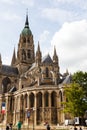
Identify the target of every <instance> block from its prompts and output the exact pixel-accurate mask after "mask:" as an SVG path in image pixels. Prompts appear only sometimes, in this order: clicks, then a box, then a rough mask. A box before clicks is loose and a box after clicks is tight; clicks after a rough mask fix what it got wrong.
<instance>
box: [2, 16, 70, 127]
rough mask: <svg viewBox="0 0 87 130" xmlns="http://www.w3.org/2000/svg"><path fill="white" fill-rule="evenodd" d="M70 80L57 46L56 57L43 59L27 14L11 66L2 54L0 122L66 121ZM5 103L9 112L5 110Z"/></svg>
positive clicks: (24, 123)
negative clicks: (65, 88)
mask: <svg viewBox="0 0 87 130" xmlns="http://www.w3.org/2000/svg"><path fill="white" fill-rule="evenodd" d="M68 82H69V75H68V72H66V73H65V74H64V75H62V74H60V69H59V61H58V56H57V53H56V48H55V47H54V54H53V58H51V57H50V55H49V54H48V55H47V56H45V57H43V58H42V53H41V50H40V44H39V42H38V47H37V51H36V54H35V51H34V39H33V34H32V32H31V30H30V27H29V22H28V15H26V21H25V27H24V29H23V30H22V32H21V34H20V38H19V43H18V50H17V54H16V53H15V49H14V51H13V56H12V62H11V66H8V65H3V64H2V59H1V55H0V109H1V110H0V111H1V113H0V123H1V124H5V125H6V124H7V123H12V124H13V125H16V123H17V122H18V121H19V120H20V121H21V122H22V124H23V125H22V126H24V127H27V126H28V125H29V127H30V126H32V124H33V125H34V126H36V127H37V126H40V127H41V126H43V124H44V123H45V122H49V124H51V125H54V126H56V125H57V124H63V123H64V120H65V115H64V113H63V112H62V110H63V105H62V103H61V102H62V101H64V99H65V97H64V92H63V84H64V83H68ZM3 102H4V103H5V107H6V109H5V113H2V103H3ZM28 113H29V118H27V116H28Z"/></svg>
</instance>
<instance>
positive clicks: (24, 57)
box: [22, 49, 26, 60]
mask: <svg viewBox="0 0 87 130" xmlns="http://www.w3.org/2000/svg"><path fill="white" fill-rule="evenodd" d="M22 60H26V52H25V50H24V49H23V50H22Z"/></svg>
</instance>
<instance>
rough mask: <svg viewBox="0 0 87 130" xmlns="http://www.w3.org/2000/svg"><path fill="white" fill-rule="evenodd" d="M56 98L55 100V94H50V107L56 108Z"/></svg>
mask: <svg viewBox="0 0 87 130" xmlns="http://www.w3.org/2000/svg"><path fill="white" fill-rule="evenodd" d="M56 98H57V96H56V93H55V92H52V94H51V106H52V107H56V106H57V101H56Z"/></svg>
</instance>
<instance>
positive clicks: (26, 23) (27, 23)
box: [25, 9, 29, 27]
mask: <svg viewBox="0 0 87 130" xmlns="http://www.w3.org/2000/svg"><path fill="white" fill-rule="evenodd" d="M25 27H29V22H28V9H27V12H26V21H25Z"/></svg>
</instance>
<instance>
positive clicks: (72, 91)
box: [64, 83, 87, 117]
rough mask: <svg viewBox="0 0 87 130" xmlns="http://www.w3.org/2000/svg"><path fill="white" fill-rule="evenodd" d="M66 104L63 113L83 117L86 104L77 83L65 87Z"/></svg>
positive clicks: (82, 92) (86, 108)
mask: <svg viewBox="0 0 87 130" xmlns="http://www.w3.org/2000/svg"><path fill="white" fill-rule="evenodd" d="M65 96H66V102H64V112H66V113H71V115H72V116H74V117H75V116H79V117H83V115H84V113H85V111H86V110H87V102H86V100H84V91H83V89H82V87H80V85H79V84H77V83H72V84H69V85H66V87H65Z"/></svg>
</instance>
